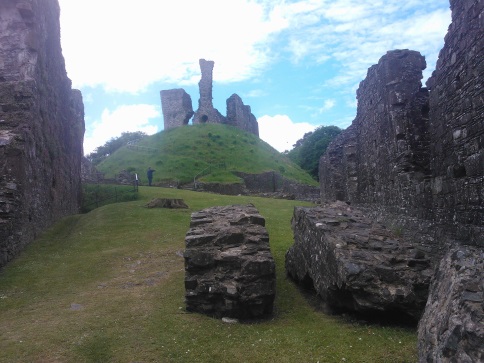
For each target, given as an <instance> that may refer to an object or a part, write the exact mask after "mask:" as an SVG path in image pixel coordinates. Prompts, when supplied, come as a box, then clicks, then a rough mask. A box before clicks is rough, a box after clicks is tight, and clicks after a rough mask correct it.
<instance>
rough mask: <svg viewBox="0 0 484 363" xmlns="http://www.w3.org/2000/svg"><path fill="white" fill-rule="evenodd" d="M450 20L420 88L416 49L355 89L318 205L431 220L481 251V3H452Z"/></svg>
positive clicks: (378, 68)
mask: <svg viewBox="0 0 484 363" xmlns="http://www.w3.org/2000/svg"><path fill="white" fill-rule="evenodd" d="M451 6H452V11H453V23H452V24H451V26H450V27H449V33H448V34H447V36H446V43H445V46H444V48H443V49H442V51H441V52H440V57H439V61H438V64H437V69H436V70H435V71H434V73H433V75H432V77H431V78H430V79H429V81H428V82H427V85H428V87H429V89H430V92H428V91H427V89H425V88H421V84H420V79H421V70H422V69H423V68H424V67H425V61H424V59H423V57H421V56H420V55H419V54H418V53H417V52H413V51H408V50H404V51H402V50H398V51H391V52H388V53H387V54H386V55H385V56H384V57H382V58H381V59H380V61H379V62H378V65H375V66H372V67H371V68H370V69H369V70H368V76H367V78H366V79H365V80H364V81H363V82H361V84H360V88H359V89H358V92H357V97H358V111H357V116H356V118H355V120H354V121H353V123H352V125H351V126H350V127H349V128H348V129H347V130H345V131H344V132H342V133H341V134H340V135H339V136H338V137H337V138H336V140H335V141H334V142H333V143H332V144H331V145H330V146H329V147H328V149H327V151H326V153H325V155H323V157H322V158H321V160H320V169H319V172H320V183H321V198H322V201H323V202H324V201H331V200H344V201H348V202H351V203H352V204H357V205H359V206H365V207H367V208H368V209H369V210H370V211H371V212H372V213H374V214H375V216H377V217H378V218H382V219H385V220H390V219H395V218H399V216H402V215H404V216H407V217H408V218H411V219H415V218H416V219H417V220H415V221H416V223H415V228H419V225H420V224H421V223H420V222H419V221H418V219H419V220H421V221H424V222H423V223H426V222H425V221H431V222H433V224H434V226H433V227H432V228H433V230H432V231H431V233H430V234H432V233H433V234H434V236H435V238H434V240H435V244H436V246H435V248H436V249H438V248H439V247H440V246H439V244H440V242H439V241H438V239H437V238H436V237H437V236H438V235H441V234H442V233H443V232H444V233H445V234H447V235H449V236H451V239H456V240H460V241H462V243H465V244H474V245H480V246H484V237H483V236H484V194H483V190H484V188H483V185H484V126H483V125H484V122H483V118H484V102H482V95H481V94H482V88H483V85H482V82H483V76H482V73H483V72H482V59H483V49H484V36H483V33H484V32H482V17H483V15H482V12H483V10H482V7H483V6H482V4H480V3H479V1H477V0H465V1H462V2H454V1H452V2H451Z"/></svg>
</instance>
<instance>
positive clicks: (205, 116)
mask: <svg viewBox="0 0 484 363" xmlns="http://www.w3.org/2000/svg"><path fill="white" fill-rule="evenodd" d="M199 63H200V69H201V71H202V78H201V79H200V82H199V83H198V87H199V89H200V99H199V100H198V110H197V111H196V112H195V115H194V116H193V123H194V124H204V123H215V124H223V123H225V121H226V119H225V117H224V116H222V114H221V113H220V112H218V110H217V109H216V108H214V107H213V102H212V100H213V97H212V82H213V66H214V64H215V62H214V61H207V60H205V59H200V61H199Z"/></svg>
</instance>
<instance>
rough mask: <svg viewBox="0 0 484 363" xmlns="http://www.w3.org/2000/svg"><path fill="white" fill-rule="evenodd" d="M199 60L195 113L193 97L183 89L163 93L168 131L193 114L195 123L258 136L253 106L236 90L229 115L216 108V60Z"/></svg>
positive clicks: (163, 105) (164, 116) (229, 103)
mask: <svg viewBox="0 0 484 363" xmlns="http://www.w3.org/2000/svg"><path fill="white" fill-rule="evenodd" d="M199 63H200V70H201V72H202V78H201V79H200V82H199V83H198V86H199V90H200V99H199V100H198V110H197V111H196V112H195V113H194V112H193V109H192V100H191V98H190V96H189V95H188V94H187V93H186V92H185V91H184V90H183V89H181V88H178V89H171V90H163V91H161V92H160V95H161V107H162V109H163V119H164V125H165V130H167V129H171V128H174V127H179V126H183V125H187V124H188V122H189V121H190V118H191V117H192V115H193V124H203V123H216V124H227V125H230V126H234V127H237V128H239V129H241V130H244V131H247V132H250V133H251V134H254V135H256V136H257V137H259V123H258V122H257V119H256V118H255V116H254V115H253V114H252V112H251V109H250V106H247V105H244V102H242V99H241V98H240V97H239V96H238V95H237V94H235V93H234V94H233V95H232V96H230V97H229V98H228V99H227V117H225V116H223V115H222V114H221V113H220V112H219V111H218V110H217V109H216V108H214V107H213V102H212V99H213V97H212V82H213V67H214V65H215V62H214V61H207V60H205V59H200V61H199Z"/></svg>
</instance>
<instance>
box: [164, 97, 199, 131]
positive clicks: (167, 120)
mask: <svg viewBox="0 0 484 363" xmlns="http://www.w3.org/2000/svg"><path fill="white" fill-rule="evenodd" d="M160 97H161V107H162V110H163V120H164V125H165V126H164V129H165V130H169V129H172V128H174V127H179V126H184V125H187V124H188V122H189V121H190V119H191V118H192V116H193V108H192V98H191V97H190V95H189V94H188V93H186V92H185V90H184V89H182V88H176V89H170V90H163V91H161V92H160Z"/></svg>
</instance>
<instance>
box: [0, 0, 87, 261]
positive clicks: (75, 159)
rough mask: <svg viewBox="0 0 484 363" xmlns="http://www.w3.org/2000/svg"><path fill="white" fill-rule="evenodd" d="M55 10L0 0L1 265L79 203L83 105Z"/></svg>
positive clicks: (50, 2) (33, 0)
mask: <svg viewBox="0 0 484 363" xmlns="http://www.w3.org/2000/svg"><path fill="white" fill-rule="evenodd" d="M59 14H60V9H59V4H58V1H57V0H30V1H20V0H8V1H0V24H1V27H0V34H1V39H2V41H1V42H0V267H2V266H3V265H5V264H6V263H7V262H8V261H10V260H12V259H13V258H14V257H15V256H16V255H18V253H19V252H20V251H21V250H22V249H23V248H24V247H25V246H26V245H27V244H29V243H30V242H32V241H33V240H34V239H35V238H36V237H37V236H38V235H39V234H40V233H41V232H42V231H43V230H45V229H46V228H48V227H49V226H50V225H52V224H53V223H54V222H55V221H57V220H58V219H59V218H61V217H64V216H67V215H70V214H75V213H78V211H79V205H80V198H81V159H82V155H83V146H82V143H83V138H84V106H83V103H82V95H81V92H80V91H78V90H73V89H71V81H70V80H69V78H67V74H66V69H65V64H64V57H63V56H62V51H61V45H60V24H59Z"/></svg>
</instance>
